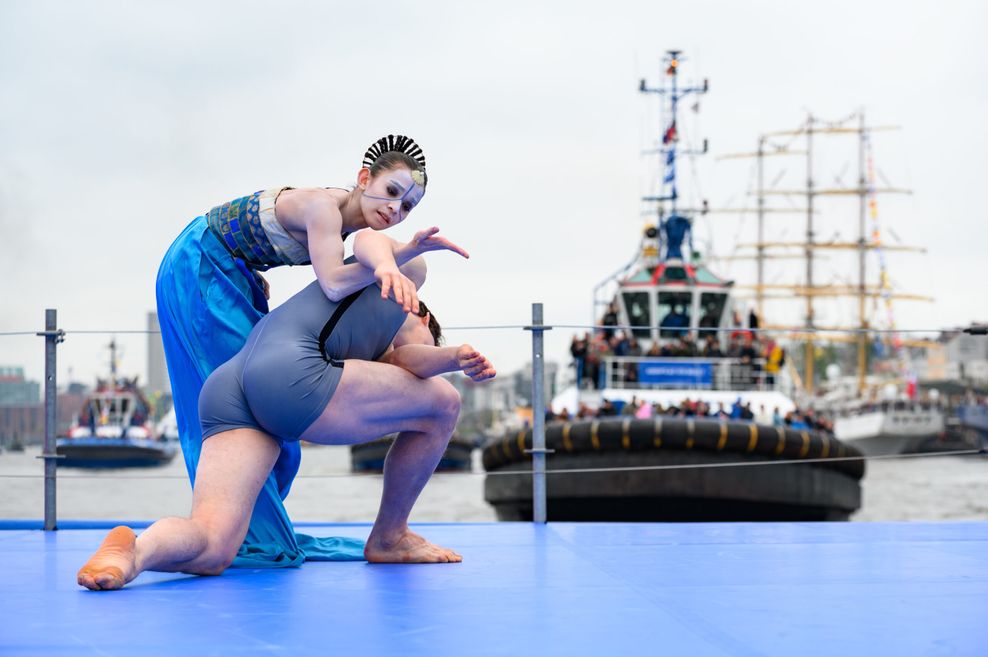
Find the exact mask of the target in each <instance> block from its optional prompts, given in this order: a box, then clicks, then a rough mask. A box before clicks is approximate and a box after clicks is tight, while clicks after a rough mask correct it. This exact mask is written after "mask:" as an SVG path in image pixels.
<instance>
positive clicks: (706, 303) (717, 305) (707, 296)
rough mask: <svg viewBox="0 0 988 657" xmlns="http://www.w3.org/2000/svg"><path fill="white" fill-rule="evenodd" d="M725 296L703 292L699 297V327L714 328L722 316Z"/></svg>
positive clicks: (720, 293)
mask: <svg viewBox="0 0 988 657" xmlns="http://www.w3.org/2000/svg"><path fill="white" fill-rule="evenodd" d="M726 304H727V295H726V294H724V293H722V292H717V293H715V292H704V293H703V294H701V295H700V327H702V328H716V327H718V326H720V321H721V317H723V316H724V306H725V305H726Z"/></svg>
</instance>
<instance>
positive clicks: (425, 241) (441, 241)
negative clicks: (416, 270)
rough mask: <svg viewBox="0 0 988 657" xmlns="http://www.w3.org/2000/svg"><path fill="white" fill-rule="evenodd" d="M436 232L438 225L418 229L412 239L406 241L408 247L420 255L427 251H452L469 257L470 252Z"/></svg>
mask: <svg viewBox="0 0 988 657" xmlns="http://www.w3.org/2000/svg"><path fill="white" fill-rule="evenodd" d="M438 232H439V226H432V227H431V228H426V229H425V230H420V231H419V232H417V233H415V236H414V237H412V240H411V241H410V242H409V243H408V247H409V248H410V249H411V250H412V252H413V253H415V255H422V254H423V253H428V252H429V251H452V252H453V253H459V254H460V255H461V256H463V257H464V258H469V257H470V254H469V253H467V252H466V251H465V250H464V249H463V248H461V247H459V246H457V245H456V244H453V243H452V242H450V241H449V240H448V239H446V238H445V237H440V236H439V235H438V234H437V233H438Z"/></svg>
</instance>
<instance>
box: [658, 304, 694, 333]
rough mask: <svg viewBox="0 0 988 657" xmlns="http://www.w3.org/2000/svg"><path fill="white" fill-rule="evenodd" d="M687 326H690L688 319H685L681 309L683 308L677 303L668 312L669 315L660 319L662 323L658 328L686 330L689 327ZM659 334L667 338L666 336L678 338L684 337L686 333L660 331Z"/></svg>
mask: <svg viewBox="0 0 988 657" xmlns="http://www.w3.org/2000/svg"><path fill="white" fill-rule="evenodd" d="M689 325H690V318H689V317H687V315H686V311H685V310H684V309H683V306H682V305H680V304H678V303H677V304H675V305H673V307H672V309H671V310H670V311H669V313H668V314H667V315H666V316H665V317H663V318H662V321H661V322H660V323H659V328H662V329H686V328H688V327H689ZM661 333H662V335H663V336H667V335H668V336H672V337H675V336H679V335H684V334H685V333H686V331H685V330H681V331H675V330H669V331H662V332H661Z"/></svg>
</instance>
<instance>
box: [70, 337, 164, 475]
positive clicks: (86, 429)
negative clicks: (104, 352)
mask: <svg viewBox="0 0 988 657" xmlns="http://www.w3.org/2000/svg"><path fill="white" fill-rule="evenodd" d="M110 349H111V352H112V353H113V355H112V356H111V367H110V378H109V379H106V380H103V379H100V380H98V381H97V385H96V390H95V391H94V392H93V393H92V394H91V395H90V396H89V397H88V398H87V399H86V400H85V401H84V402H83V405H82V410H81V411H80V412H79V415H78V416H77V417H76V419H75V421H74V422H73V423H72V426H71V427H70V428H69V430H68V433H67V434H66V435H65V436H62V437H59V438H58V440H57V442H56V447H55V452H56V454H58V456H60V457H61V458H59V459H58V466H59V467H73V468H131V467H150V466H157V465H165V464H166V463H168V462H170V461H171V460H172V459H173V458H175V454H177V453H178V447H177V446H176V444H175V443H174V442H172V441H166V440H160V439H158V438H157V437H156V435H155V430H154V426H153V424H152V423H151V405H150V403H148V400H147V399H146V398H145V397H144V394H143V393H142V392H141V390H140V388H139V387H138V386H137V377H134V378H132V379H128V378H124V377H118V376H117V373H116V365H115V351H116V345H115V343H113V342H111V343H110Z"/></svg>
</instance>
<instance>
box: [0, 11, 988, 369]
mask: <svg viewBox="0 0 988 657" xmlns="http://www.w3.org/2000/svg"><path fill="white" fill-rule="evenodd" d="M985 7H986V5H985V4H984V3H979V2H974V1H971V2H950V1H948V2H936V3H934V2H903V1H901V0H900V1H890V2H860V1H857V2H833V1H831V2H815V3H806V2H792V1H791V0H790V1H789V2H782V1H779V2H768V1H760V2H682V3H676V4H674V3H656V2H607V3H599V2H596V3H581V2H574V1H572V0H571V1H567V2H530V1H529V2H503V1H499V2H496V3H494V2H491V3H483V4H480V3H472V2H431V1H424V0H423V1H419V2H400V3H390V2H383V1H379V2H375V3H354V2H346V3H342V2H341V3H330V2H253V1H243V0H240V1H238V2H204V1H202V0H197V1H196V2H175V1H173V2H167V3H162V2H157V3H150V2H124V1H118V2H88V1H82V2H49V1H36V0H32V1H30V2H28V1H26V0H25V1H12V0H0V89H2V93H0V267H2V271H3V276H2V279H0V280H2V282H0V291H2V299H3V306H2V310H0V332H4V331H22V330H35V329H38V328H40V326H41V324H42V322H43V317H44V309H45V308H46V307H54V308H57V309H58V311H59V323H60V325H61V326H62V327H64V328H65V329H67V330H72V329H75V330H83V329H88V330H93V329H119V330H123V329H142V328H144V322H145V314H146V312H147V311H149V310H152V309H153V307H154V277H155V273H156V271H157V267H158V264H159V262H160V259H161V256H162V255H163V253H164V251H165V249H166V248H167V247H168V245H169V243H170V242H171V241H172V240H173V239H174V238H175V237H176V236H177V235H178V233H179V232H180V231H181V229H182V228H183V227H184V226H185V225H186V224H187V223H188V222H189V221H190V220H191V219H193V218H194V217H195V216H196V215H197V214H200V213H202V212H203V211H205V210H208V209H209V208H210V207H212V206H213V205H216V204H219V203H222V202H225V201H227V200H230V199H232V198H235V197H237V196H242V195H244V194H248V193H251V192H253V191H255V190H258V189H262V188H267V187H273V186H279V185H294V186H306V185H341V184H347V183H350V182H352V181H354V180H355V177H356V172H357V170H358V168H359V166H360V160H361V157H362V155H363V152H364V150H365V148H366V147H367V145H368V144H369V143H370V142H371V141H373V140H374V139H376V138H377V137H379V136H381V135H384V134H387V133H389V132H400V133H404V134H408V135H411V136H413V137H414V138H415V139H416V140H417V141H419V143H420V144H421V145H422V146H423V148H424V150H425V153H426V156H427V158H428V162H429V174H430V176H429V177H430V185H429V192H428V194H427V196H426V197H425V200H424V201H423V203H422V204H421V205H420V206H419V208H418V209H416V210H415V212H413V213H412V214H411V216H410V218H409V219H408V221H406V222H405V224H403V225H401V226H399V227H398V228H396V229H394V230H392V231H391V232H392V234H393V235H394V237H396V238H397V239H407V238H408V237H410V236H411V234H412V233H413V232H414V231H415V230H416V229H419V228H421V227H424V226H428V225H433V224H434V225H438V226H440V227H441V229H442V231H443V232H444V233H445V234H446V235H447V236H449V237H450V238H451V239H453V240H454V241H456V242H458V243H460V244H461V245H462V246H464V247H465V248H466V249H468V250H469V251H470V252H471V254H472V258H471V259H470V260H469V261H463V260H461V259H459V258H458V257H456V256H453V255H451V254H436V255H433V256H432V257H431V260H430V280H429V282H428V284H427V286H426V288H424V289H423V291H422V296H423V298H424V299H426V300H427V301H428V302H429V304H430V305H431V306H433V307H434V308H435V310H436V314H437V315H438V316H439V318H440V319H441V321H442V322H443V323H444V324H447V325H476V324H504V323H516V324H521V323H525V322H527V321H528V318H529V317H530V304H531V303H532V302H533V301H542V302H544V304H545V316H546V321H547V322H549V323H561V324H573V323H585V322H587V321H589V320H590V319H591V315H590V301H591V291H592V288H593V286H594V285H595V284H596V283H598V282H599V281H601V280H602V279H604V278H605V277H606V276H607V275H608V274H610V273H611V272H613V271H614V270H616V269H618V268H619V267H620V266H621V265H623V264H624V263H626V262H627V261H628V260H629V259H630V258H631V257H632V256H633V255H634V252H635V249H636V246H637V244H638V238H639V234H640V231H641V228H642V226H643V224H644V221H645V219H646V218H645V217H644V216H643V215H642V211H643V210H644V209H645V206H643V204H642V203H641V202H640V200H639V199H640V197H641V196H642V195H643V193H646V192H649V191H650V190H651V189H652V187H653V185H654V176H655V175H656V171H657V169H656V166H655V164H654V162H652V163H650V162H649V160H648V159H647V158H643V157H642V156H641V151H642V150H643V149H645V148H647V147H649V146H650V145H652V144H653V143H654V139H655V137H656V136H657V134H658V129H659V124H658V119H657V117H656V115H655V112H656V109H657V105H656V101H655V100H654V99H649V98H647V97H643V96H642V95H641V94H639V93H638V91H637V87H638V80H639V79H640V78H642V77H645V78H647V79H648V80H649V81H650V83H652V84H655V85H657V84H660V83H661V75H662V68H661V57H662V54H663V52H664V51H665V50H667V49H670V48H676V49H681V50H683V51H684V52H685V54H686V57H687V58H688V61H686V62H685V63H684V65H683V69H682V70H683V75H684V78H685V79H684V81H689V80H691V79H692V80H700V79H702V78H709V80H710V92H709V93H708V94H707V95H706V96H705V97H703V99H702V101H701V105H700V109H699V112H697V113H692V112H690V113H688V114H687V116H686V118H684V127H685V128H686V129H687V130H688V132H689V137H691V138H703V137H706V138H708V139H709V142H710V148H711V154H710V155H708V156H706V157H704V158H697V159H696V161H695V162H694V163H692V165H690V164H689V163H688V162H684V163H683V167H682V168H683V169H684V170H687V169H688V170H691V171H693V170H695V173H696V180H695V181H694V183H693V184H690V183H689V181H688V180H687V181H685V182H684V186H688V188H690V189H693V190H694V191H693V192H692V194H693V196H694V198H706V199H708V200H709V202H710V204H711V206H714V207H723V206H726V205H731V206H735V207H736V206H739V205H749V206H752V205H753V200H752V199H750V198H747V197H746V194H747V193H748V192H750V191H751V189H752V170H753V166H754V163H753V162H752V161H739V160H718V159H717V157H718V156H719V155H724V154H727V153H734V152H739V151H750V150H753V148H754V146H755V144H756V140H757V137H758V135H759V134H760V133H763V132H767V131H772V130H780V129H787V128H794V127H797V126H798V125H799V124H800V122H802V121H803V120H804V118H805V116H806V113H807V111H812V112H813V113H814V114H815V115H818V116H820V117H823V118H826V119H834V120H836V119H839V118H842V117H845V116H847V115H849V114H852V113H853V112H855V111H857V110H858V109H859V108H864V109H865V111H866V112H867V116H868V118H869V122H870V123H872V124H875V125H895V126H901V128H902V129H901V130H897V131H890V132H883V133H876V135H875V139H874V144H875V158H876V164H877V166H878V168H879V169H880V171H881V174H882V176H883V177H884V178H885V179H887V180H888V182H889V183H891V184H892V185H894V186H896V187H905V188H909V189H911V190H913V194H912V195H911V196H903V197H891V196H889V197H883V198H881V199H880V200H879V204H880V205H879V208H880V213H881V221H882V226H883V230H886V231H888V229H891V232H886V236H887V237H888V238H889V239H890V241H891V242H892V243H895V242H896V239H895V238H894V237H893V236H892V232H894V235H896V236H898V238H899V239H901V242H902V243H903V244H912V245H921V246H925V247H926V248H927V249H928V250H929V251H928V253H927V254H926V255H924V256H917V255H890V256H889V267H890V275H891V277H892V279H893V280H894V282H895V283H896V285H897V286H898V287H900V288H901V289H902V290H904V291H908V292H912V293H916V294H925V295H930V296H934V297H935V298H936V302H935V303H934V304H933V305H930V304H906V303H901V304H897V305H896V307H895V316H896V321H897V323H898V325H899V326H900V327H902V328H938V327H942V326H950V325H958V324H966V323H968V322H970V321H972V320H982V321H984V320H985V319H988V303H986V301H985V295H984V290H983V283H984V280H985V273H986V270H988V266H986V265H985V256H984V251H985V248H986V245H988V239H986V234H988V229H986V227H985V214H986V212H985V204H984V201H983V188H984V183H983V182H982V181H981V180H980V177H981V175H982V173H983V169H984V160H985V153H986V151H988V129H986V127H985V116H986V110H988V102H986V101H988V85H986V84H985V80H986V79H988V45H986V40H985V39H984V37H983V31H984V27H985V25H986V24H988V22H986V20H985V19H986V18H988V10H986V9H985ZM687 119H688V120H687ZM796 146H798V145H794V147H796ZM856 149H857V147H856V144H855V143H854V141H853V139H852V138H850V137H841V138H832V139H830V140H826V143H823V140H822V139H821V143H820V145H819V159H818V160H817V161H816V162H815V163H814V168H815V170H816V171H815V173H816V176H817V183H818V185H820V186H828V185H834V184H837V185H844V186H849V185H853V184H854V182H855V179H856V176H857V171H856V168H855V167H856V166H857V164H856V162H857V150H856ZM782 159H786V160H788V161H787V162H785V163H783V162H781V161H773V162H772V163H771V164H770V167H772V168H771V169H770V175H769V178H770V181H774V182H775V184H776V188H778V189H782V188H794V187H798V186H800V185H801V184H802V183H803V181H804V180H805V167H804V164H803V162H802V160H800V159H799V158H792V159H790V158H778V160H782ZM696 190H699V191H696ZM684 191H687V190H686V189H685V188H684ZM773 203H775V204H776V205H777V206H778V207H783V206H785V205H786V203H787V202H786V201H785V200H784V199H782V200H780V199H775V200H773ZM798 203H799V199H794V200H792V201H791V202H790V204H791V205H798ZM820 205H821V208H822V210H823V213H822V214H821V215H820V218H819V225H820V228H819V235H820V236H821V238H827V237H830V236H839V237H842V238H845V239H853V238H854V226H855V222H856V217H857V207H856V205H855V201H854V200H851V199H844V200H832V201H831V200H827V201H823V200H821V202H820ZM772 222H773V223H772V224H771V225H770V227H769V231H770V233H771V234H773V235H775V236H779V237H780V238H781V239H796V238H797V237H798V235H799V233H800V232H801V231H802V230H803V218H802V217H799V216H792V217H788V218H785V217H783V216H780V217H779V218H773V219H772ZM696 237H697V246H698V247H699V248H701V249H702V250H704V251H706V252H708V253H709V252H711V251H712V252H715V253H721V254H725V253H730V252H732V250H734V248H735V245H736V243H738V242H746V241H752V240H753V239H754V219H753V217H752V216H751V215H750V214H749V215H747V216H742V217H739V216H718V217H716V218H715V217H710V218H709V219H707V218H704V219H701V220H699V222H698V224H697V226H696ZM875 262H876V261H875V260H874V258H872V259H871V260H870V262H869V264H870V266H871V267H872V268H874V266H875ZM826 264H828V263H823V264H822V265H821V273H820V275H819V276H820V281H821V282H827V281H833V282H838V283H840V282H848V281H850V280H851V278H850V276H851V274H850V273H849V272H851V271H852V270H851V268H850V266H849V265H848V264H846V263H845V262H844V261H843V260H841V257H840V256H833V257H832V260H830V261H829V266H830V268H829V270H828V269H825V268H823V267H824V265H826ZM721 271H722V272H723V273H724V274H726V275H728V276H730V277H732V278H735V279H736V280H737V281H738V283H739V284H741V283H746V282H747V283H750V282H752V281H751V268H750V266H742V265H737V264H735V265H732V266H731V267H730V268H726V267H725V268H722V269H721ZM797 271H798V269H797V268H796V267H795V266H790V269H789V270H787V269H786V268H785V266H781V265H780V266H777V267H776V268H775V269H770V272H769V279H770V282H777V283H798V282H801V278H799V275H798V274H797ZM312 276H313V275H312V273H311V270H310V269H308V268H302V267H297V268H292V269H288V268H281V269H280V270H274V271H272V272H271V275H270V280H271V285H272V292H273V301H274V302H280V301H282V300H284V299H286V298H287V297H288V296H290V295H291V294H292V293H293V292H295V291H297V290H298V289H299V288H301V287H302V286H304V285H305V284H306V283H307V282H308V281H310V280H311V279H312ZM772 309H773V310H771V311H770V313H769V317H768V318H767V319H769V321H773V320H777V321H798V317H799V308H798V307H796V306H795V305H794V304H789V305H788V306H787V305H786V304H778V305H774V306H772ZM852 309H853V304H852V302H850V301H848V302H846V303H844V304H842V305H841V306H835V307H831V308H827V309H825V310H823V311H822V314H823V317H822V318H821V320H822V322H824V321H825V322H829V323H842V322H843V323H849V322H853V320H854V313H853V312H852ZM571 333H572V332H571V331H568V330H556V331H553V332H552V333H550V335H549V336H548V337H547V350H548V354H547V356H548V358H550V359H556V360H564V358H565V355H566V351H567V344H568V340H569V337H570V335H571ZM449 337H450V338H451V340H453V341H455V342H458V341H470V342H471V343H472V344H474V345H475V346H477V347H478V348H480V349H482V350H486V351H487V352H488V353H489V355H490V356H491V357H492V359H493V360H494V361H495V364H496V365H497V366H499V368H500V369H502V370H510V369H513V368H516V367H518V366H520V365H522V364H523V363H524V362H525V361H526V360H527V359H528V358H530V342H529V334H527V333H523V332H521V331H513V332H497V333H491V332H481V331H469V332H456V333H451V334H450V336H449ZM119 339H120V341H121V342H122V343H123V345H124V347H125V354H124V359H123V363H122V365H123V369H124V371H125V372H127V373H133V374H141V375H142V377H143V375H144V373H145V372H144V370H145V362H144V361H145V355H144V354H145V352H144V346H143V345H144V339H143V338H142V337H140V336H129V335H120V336H119ZM107 341H108V336H106V335H101V336H89V335H75V336H71V335H70V336H69V338H68V340H67V341H66V342H65V344H64V345H63V346H62V348H61V351H60V361H59V363H60V368H59V369H60V373H59V376H60V379H61V381H62V382H64V381H65V380H66V376H67V375H68V368H69V367H71V368H72V376H73V378H75V379H79V380H83V381H86V382H91V381H92V378H93V377H94V376H95V375H96V374H97V373H98V372H101V371H102V370H103V368H104V366H103V362H104V361H105V360H106V352H105V350H104V349H103V345H104V344H105V343H106V342H107ZM42 356H43V350H42V343H41V340H40V338H36V337H3V336H0V364H10V365H23V366H25V367H26V368H27V370H28V373H29V375H31V376H33V377H34V378H40V377H41V373H42V370H43V357H42Z"/></svg>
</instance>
